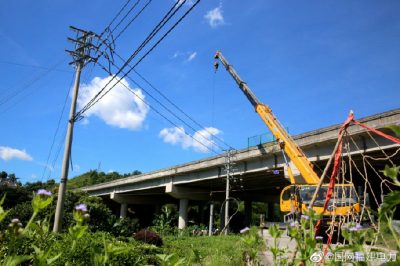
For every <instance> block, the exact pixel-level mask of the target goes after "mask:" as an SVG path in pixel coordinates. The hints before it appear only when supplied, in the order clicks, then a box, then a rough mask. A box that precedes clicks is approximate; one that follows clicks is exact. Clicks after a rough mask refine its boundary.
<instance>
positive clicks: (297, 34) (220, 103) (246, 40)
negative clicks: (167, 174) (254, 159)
mask: <svg viewBox="0 0 400 266" xmlns="http://www.w3.org/2000/svg"><path fill="white" fill-rule="evenodd" d="M125 2H126V1H122V0H121V1H120V0H118V1H117V0H115V1H109V0H99V1H96V2H95V4H94V1H78V0H72V1H71V0H69V1H66V0H58V1H50V0H47V1H45V0H38V1H29V0H17V1H1V2H0V46H1V49H0V72H1V79H2V83H1V86H0V123H1V125H2V126H1V129H2V130H0V170H5V171H7V172H14V173H16V175H17V176H18V177H20V178H21V181H22V182H27V181H45V180H47V179H48V178H54V179H56V180H59V176H60V172H61V169H60V168H61V160H62V154H63V145H64V140H63V134H64V132H65V126H66V123H67V114H68V112H69V106H70V102H71V97H70V96H67V93H68V91H69V90H70V88H71V86H72V81H73V75H74V73H73V71H74V69H73V67H72V66H69V65H68V62H69V61H70V58H69V56H68V55H67V54H66V52H65V51H64V49H73V47H72V44H71V43H69V42H68V41H67V37H69V36H71V37H72V33H71V32H70V31H69V29H68V26H69V25H73V26H76V27H79V28H83V29H88V30H92V31H95V32H97V33H100V32H101V31H102V30H103V29H104V28H105V27H106V26H107V25H108V23H109V22H110V21H111V19H112V18H113V17H114V15H115V14H116V13H117V12H118V10H119V9H120V8H121V7H122V6H123V4H124V3H125ZM134 2H136V1H132V3H131V4H133V3H134ZM146 2H147V1H143V0H142V1H140V2H139V5H138V6H143V5H144V4H145V3H146ZM188 2H191V1H188ZM173 4H174V1H173V0H170V1H167V0H163V1H161V0H153V1H152V2H151V3H150V4H149V6H148V8H147V9H146V10H145V11H144V12H143V14H142V15H141V16H140V17H139V18H138V19H137V20H136V21H135V22H134V23H132V25H131V26H130V27H129V28H128V29H127V30H126V32H125V33H124V34H123V35H122V36H121V37H120V38H119V39H118V40H117V42H116V51H117V53H118V54H119V55H121V56H122V57H124V58H128V57H129V55H130V54H132V53H133V51H134V50H135V48H136V47H137V46H138V45H139V44H140V42H141V41H142V40H143V39H144V38H145V37H146V35H147V34H148V33H149V32H150V31H151V29H152V28H153V27H154V26H155V25H156V24H157V22H158V21H159V20H160V19H161V17H162V16H163V15H164V14H165V12H166V11H167V10H168V9H169V8H170V7H171V6H172V5H173ZM189 7H190V3H187V4H186V5H185V6H184V7H183V8H182V9H184V10H187V9H188V8H189ZM399 12H400V2H399V1H329V2H328V1H265V0H254V1H239V0H224V1H211V0H202V1H201V2H200V4H199V5H198V6H197V7H196V8H195V9H194V10H193V12H192V13H190V14H189V16H188V17H187V18H186V19H185V20H183V22H182V23H181V24H179V26H178V27H177V28H176V29H175V30H174V31H173V32H172V33H171V34H170V35H169V36H168V37H167V38H166V39H165V40H164V41H163V42H162V43H161V44H160V45H159V46H158V47H157V48H156V49H155V50H154V51H153V52H152V53H151V54H150V55H149V56H148V57H147V58H146V59H144V61H143V62H142V63H141V64H140V65H139V66H138V67H137V68H136V70H137V71H138V72H140V73H141V74H142V75H143V76H145V77H146V78H147V79H148V80H149V81H151V83H152V84H153V85H154V86H155V87H156V88H157V89H158V90H160V91H162V93H164V94H165V95H166V96H167V97H168V98H169V99H171V101H172V102H173V103H174V104H176V105H177V106H179V108H181V109H182V110H184V111H185V112H186V113H187V114H189V115H190V116H191V117H192V118H193V119H194V120H196V121H197V122H198V123H199V124H201V125H202V126H204V127H206V130H204V129H202V128H200V127H198V126H197V125H196V124H193V123H192V122H191V121H190V120H188V119H187V118H186V117H185V116H183V115H182V114H180V113H179V112H178V111H177V110H176V109H174V108H173V107H172V106H171V105H170V104H169V103H168V102H166V101H165V100H164V99H163V98H162V97H160V96H159V95H158V94H157V93H156V92H154V91H153V90H152V89H151V88H150V87H148V86H147V85H145V84H144V83H143V82H142V81H141V80H140V79H139V78H138V77H137V76H136V75H135V74H132V75H131V78H132V79H134V80H137V81H138V82H139V83H140V84H141V86H142V88H143V89H145V90H147V91H149V92H150V93H151V94H152V95H154V96H155V97H157V98H158V99H160V101H162V102H163V104H165V105H167V106H168V107H169V108H170V109H171V110H173V112H174V113H176V114H178V115H180V117H182V119H183V120H184V121H187V123H190V124H191V125H192V127H193V128H194V129H195V130H196V131H193V130H192V129H191V128H189V127H188V126H186V125H184V124H183V123H182V122H181V121H179V120H177V119H176V118H175V117H173V116H171V115H170V114H169V113H168V112H167V111H165V110H164V109H163V108H162V107H160V106H159V105H158V104H157V102H155V101H154V100H153V99H151V98H150V96H149V95H147V94H146V93H145V92H144V91H142V90H140V89H139V88H138V87H137V86H135V85H134V84H133V83H132V82H131V81H129V80H123V81H122V82H125V85H127V86H129V87H130V88H131V89H132V90H133V91H135V92H136V93H139V94H141V95H144V97H145V100H146V102H148V103H149V105H150V106H151V108H149V107H148V106H146V105H144V104H143V103H142V102H141V101H140V100H138V99H137V98H135V96H134V95H133V94H131V93H130V92H128V91H127V90H125V89H124V88H123V87H121V86H116V88H115V90H113V91H112V93H110V94H109V95H107V96H105V97H104V100H102V101H100V102H99V103H98V105H95V106H94V107H93V108H92V109H90V110H89V111H88V112H87V113H86V114H85V118H84V119H82V120H81V121H79V122H78V123H77V124H76V126H75V132H74V142H73V148H72V164H73V166H74V167H73V171H70V175H69V176H70V177H72V176H76V175H78V174H81V173H83V172H85V171H88V170H90V169H100V170H101V171H105V172H108V171H119V172H121V173H126V172H131V171H133V170H140V171H143V172H147V171H151V170H157V169H160V168H164V167H169V166H173V165H175V164H180V163H185V162H189V161H191V160H196V159H201V158H204V157H207V156H212V155H215V153H213V152H210V151H207V150H206V149H205V147H204V146H203V145H205V146H210V144H212V142H210V140H209V139H208V138H209V136H210V133H212V134H216V135H217V137H218V138H220V139H223V140H224V142H226V143H227V144H229V145H230V146H232V147H234V148H245V147H247V140H248V137H250V136H254V135H257V134H263V133H266V132H268V130H267V128H266V126H265V125H264V124H263V122H262V121H261V120H260V118H259V117H258V116H257V115H256V114H255V113H254V111H253V109H252V107H251V105H250V104H249V103H248V101H247V99H246V98H245V97H244V96H243V95H242V93H241V92H240V90H239V89H238V88H237V86H236V84H235V83H234V81H233V80H232V78H231V77H230V76H229V75H228V74H227V72H226V71H225V70H224V69H223V68H220V70H219V71H218V72H217V73H214V71H213V61H214V60H213V55H214V53H215V51H216V50H218V49H220V50H222V51H223V53H224V55H225V56H226V58H227V59H228V60H229V61H230V63H232V64H233V65H234V67H235V68H236V70H237V72H238V73H239V74H240V76H241V77H242V78H243V79H244V80H245V81H246V82H247V83H248V84H249V86H250V87H251V88H252V90H253V91H254V93H255V94H256V95H257V96H258V98H259V99H260V100H261V101H262V102H264V103H266V104H269V105H270V106H271V108H272V109H273V110H274V112H275V114H276V116H277V117H278V118H279V119H280V121H281V123H282V124H284V125H285V126H286V127H288V128H289V131H290V133H291V134H298V133H302V132H306V131H309V130H313V129H318V128H321V127H325V126H329V125H332V124H336V123H341V122H342V121H344V120H345V118H346V116H347V114H348V112H349V110H350V109H351V110H354V112H355V115H356V117H363V116H368V115H372V114H376V113H379V112H384V111H387V110H391V109H395V108H399V96H400V89H399V88H398V86H399V83H400V75H399V74H398V73H399V70H400V64H399V62H400V35H399V32H400V17H399V16H398V14H399ZM180 15H182V12H180V13H178V14H177V16H176V19H177V18H178V17H179V16H180ZM168 25H171V24H168ZM156 39H157V38H156ZM152 43H154V42H152ZM152 43H150V45H151V44H152ZM150 45H149V46H148V48H149V47H150ZM102 62H103V63H104V61H102ZM116 63H117V64H118V65H121V62H119V61H116ZM48 69H52V70H51V71H49V70H48ZM113 70H114V72H115V69H113ZM107 79H110V78H109V77H108V75H107V74H106V73H105V72H104V71H103V70H101V68H99V67H98V66H93V65H88V66H87V67H86V68H85V69H84V71H83V73H82V78H81V91H80V103H81V104H80V106H79V107H82V105H83V104H84V103H85V101H87V100H88V99H89V98H90V97H91V95H94V93H95V92H96V90H98V89H99V88H100V86H101V85H102V84H105V82H106V81H107ZM66 96H67V104H66V108H65V111H64V114H63V116H62V120H61V124H60V129H59V131H58V134H57V135H56V137H55V142H54V147H53V149H52V153H50V155H49V150H50V147H51V144H52V140H53V136H54V133H55V132H56V128H57V125H58V120H59V118H60V114H61V111H62V109H63V106H64V102H65V99H66ZM152 108H154V109H156V110H158V111H159V112H161V113H162V114H163V115H164V116H166V117H168V119H169V120H171V121H173V123H174V124H171V123H169V122H168V121H166V120H165V119H164V118H162V117H161V116H160V115H159V114H158V113H157V112H155V111H154V109H152ZM176 126H177V127H179V128H180V129H178V128H176ZM183 130H184V131H185V132H187V133H189V134H190V135H192V136H194V137H195V138H196V139H197V140H200V142H202V143H203V145H200V144H199V143H198V142H196V141H194V140H193V139H192V138H190V137H188V136H186V135H184V134H183V133H182V132H183ZM60 145H62V149H61V151H60V154H59V156H58V157H57V156H56V154H57V151H58V150H59V148H58V147H60ZM221 146H224V145H223V144H221ZM214 148H215V150H216V152H217V153H221V150H220V149H219V148H218V147H214ZM48 158H49V160H48Z"/></svg>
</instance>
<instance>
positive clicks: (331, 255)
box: [325, 251, 333, 260]
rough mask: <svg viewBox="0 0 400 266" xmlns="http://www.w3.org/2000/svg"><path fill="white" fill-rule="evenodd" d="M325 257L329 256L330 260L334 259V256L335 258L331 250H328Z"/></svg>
mask: <svg viewBox="0 0 400 266" xmlns="http://www.w3.org/2000/svg"><path fill="white" fill-rule="evenodd" d="M325 258H327V259H328V260H330V259H332V258H333V253H332V252H330V251H328V252H327V253H326V255H325Z"/></svg>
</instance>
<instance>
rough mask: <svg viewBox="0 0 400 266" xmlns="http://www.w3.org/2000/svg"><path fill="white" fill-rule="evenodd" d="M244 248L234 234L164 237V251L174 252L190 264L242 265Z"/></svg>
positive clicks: (238, 237)
mask: <svg viewBox="0 0 400 266" xmlns="http://www.w3.org/2000/svg"><path fill="white" fill-rule="evenodd" d="M244 250H245V246H244V243H243V241H241V238H240V236H236V235H228V236H212V237H209V236H199V237H172V236H169V237H164V253H165V254H170V253H175V254H177V255H178V256H179V257H181V258H185V259H186V260H187V261H188V262H189V263H190V265H218V266H223V265H242V264H243V252H244ZM200 262H201V263H200Z"/></svg>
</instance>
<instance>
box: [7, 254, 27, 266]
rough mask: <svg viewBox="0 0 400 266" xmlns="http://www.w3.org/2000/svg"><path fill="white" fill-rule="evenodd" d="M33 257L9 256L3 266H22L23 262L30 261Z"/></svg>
mask: <svg viewBox="0 0 400 266" xmlns="http://www.w3.org/2000/svg"><path fill="white" fill-rule="evenodd" d="M31 258H32V256H8V257H7V258H6V259H5V260H4V262H3V264H2V266H17V265H21V264H22V263H23V262H25V261H28V260H30V259H31Z"/></svg>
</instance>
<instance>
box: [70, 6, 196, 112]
mask: <svg viewBox="0 0 400 266" xmlns="http://www.w3.org/2000/svg"><path fill="white" fill-rule="evenodd" d="M178 2H179V1H178ZM178 2H176V3H175V5H176V4H177V3H178ZM184 2H185V1H183V2H182V4H181V5H180V6H178V8H177V9H176V10H175V11H174V12H173V14H172V16H173V15H174V14H175V13H176V11H177V10H178V9H179V8H180V7H181V6H182V5H183V4H184ZM199 2H200V0H197V1H196V2H195V3H194V4H193V5H192V6H191V7H190V8H189V9H188V10H187V11H186V12H185V14H183V16H182V17H181V18H179V19H178V21H176V22H175V24H174V25H173V26H172V27H171V28H170V29H169V30H168V31H167V32H166V33H165V34H164V35H163V36H162V37H161V38H160V39H159V40H158V41H157V42H156V43H155V44H154V45H153V46H152V47H151V48H150V49H149V50H148V51H147V52H146V53H145V54H144V55H143V56H142V57H141V58H140V59H139V61H138V62H136V64H134V65H133V66H132V67H131V68H130V69H129V70H128V71H127V72H125V74H124V75H123V76H122V78H121V79H123V78H125V77H126V76H127V75H128V74H129V73H130V72H131V71H132V70H133V69H134V68H135V67H136V66H137V65H138V64H139V63H140V62H142V60H143V59H144V58H146V57H147V56H148V55H149V54H150V53H151V52H152V51H153V50H154V49H155V48H156V47H157V46H158V45H159V44H160V43H161V41H162V40H164V39H165V38H166V37H167V36H168V35H169V34H170V33H171V31H172V30H173V29H175V27H176V26H177V25H178V24H179V23H180V22H181V21H182V20H183V19H184V18H185V17H186V16H187V15H188V14H189V13H190V12H191V11H192V10H193V8H194V7H195V6H196V5H197V4H198V3H199ZM175 5H174V6H175ZM173 8H174V7H173ZM170 18H171V17H170ZM170 18H168V20H169V19H170ZM168 20H167V21H168ZM167 21H166V22H167ZM166 22H165V23H166ZM165 23H164V24H163V25H165ZM160 29H161V28H160ZM158 31H159V30H157V32H158ZM153 37H154V35H153ZM147 43H148V42H147ZM147 43H146V44H147ZM141 49H143V48H141ZM136 54H137V53H136V52H135V53H134V54H133V55H132V56H131V57H130V58H129V59H128V60H127V61H126V63H125V64H124V65H123V66H122V67H121V68H120V69H119V70H118V71H117V73H116V74H115V76H113V78H112V79H111V80H110V81H109V82H107V84H106V85H105V86H104V87H103V88H102V89H101V90H100V91H99V92H98V93H97V94H96V95H95V96H94V97H93V98H92V99H91V100H90V101H89V102H88V103H87V104H86V105H85V106H84V107H83V108H82V109H81V110H80V111H79V112H78V113H77V115H76V116H75V117H79V116H81V115H82V114H83V113H85V112H86V111H87V110H88V109H89V108H91V107H92V106H93V105H94V104H96V103H97V102H98V101H99V100H100V99H101V98H103V97H104V96H105V95H106V94H107V93H108V92H110V90H111V89H113V88H114V87H115V86H116V85H117V83H118V82H116V83H115V84H114V85H113V86H111V88H109V89H108V90H107V91H106V92H105V93H104V94H103V95H101V96H100V94H101V93H102V92H103V91H104V90H105V89H106V87H107V86H108V85H109V84H110V83H111V81H112V80H113V79H114V78H115V77H116V76H118V74H120V73H121V72H122V71H123V69H124V68H125V67H126V66H127V65H128V64H129V62H130V61H132V59H133V58H134V57H135V56H136ZM121 79H120V80H121Z"/></svg>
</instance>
